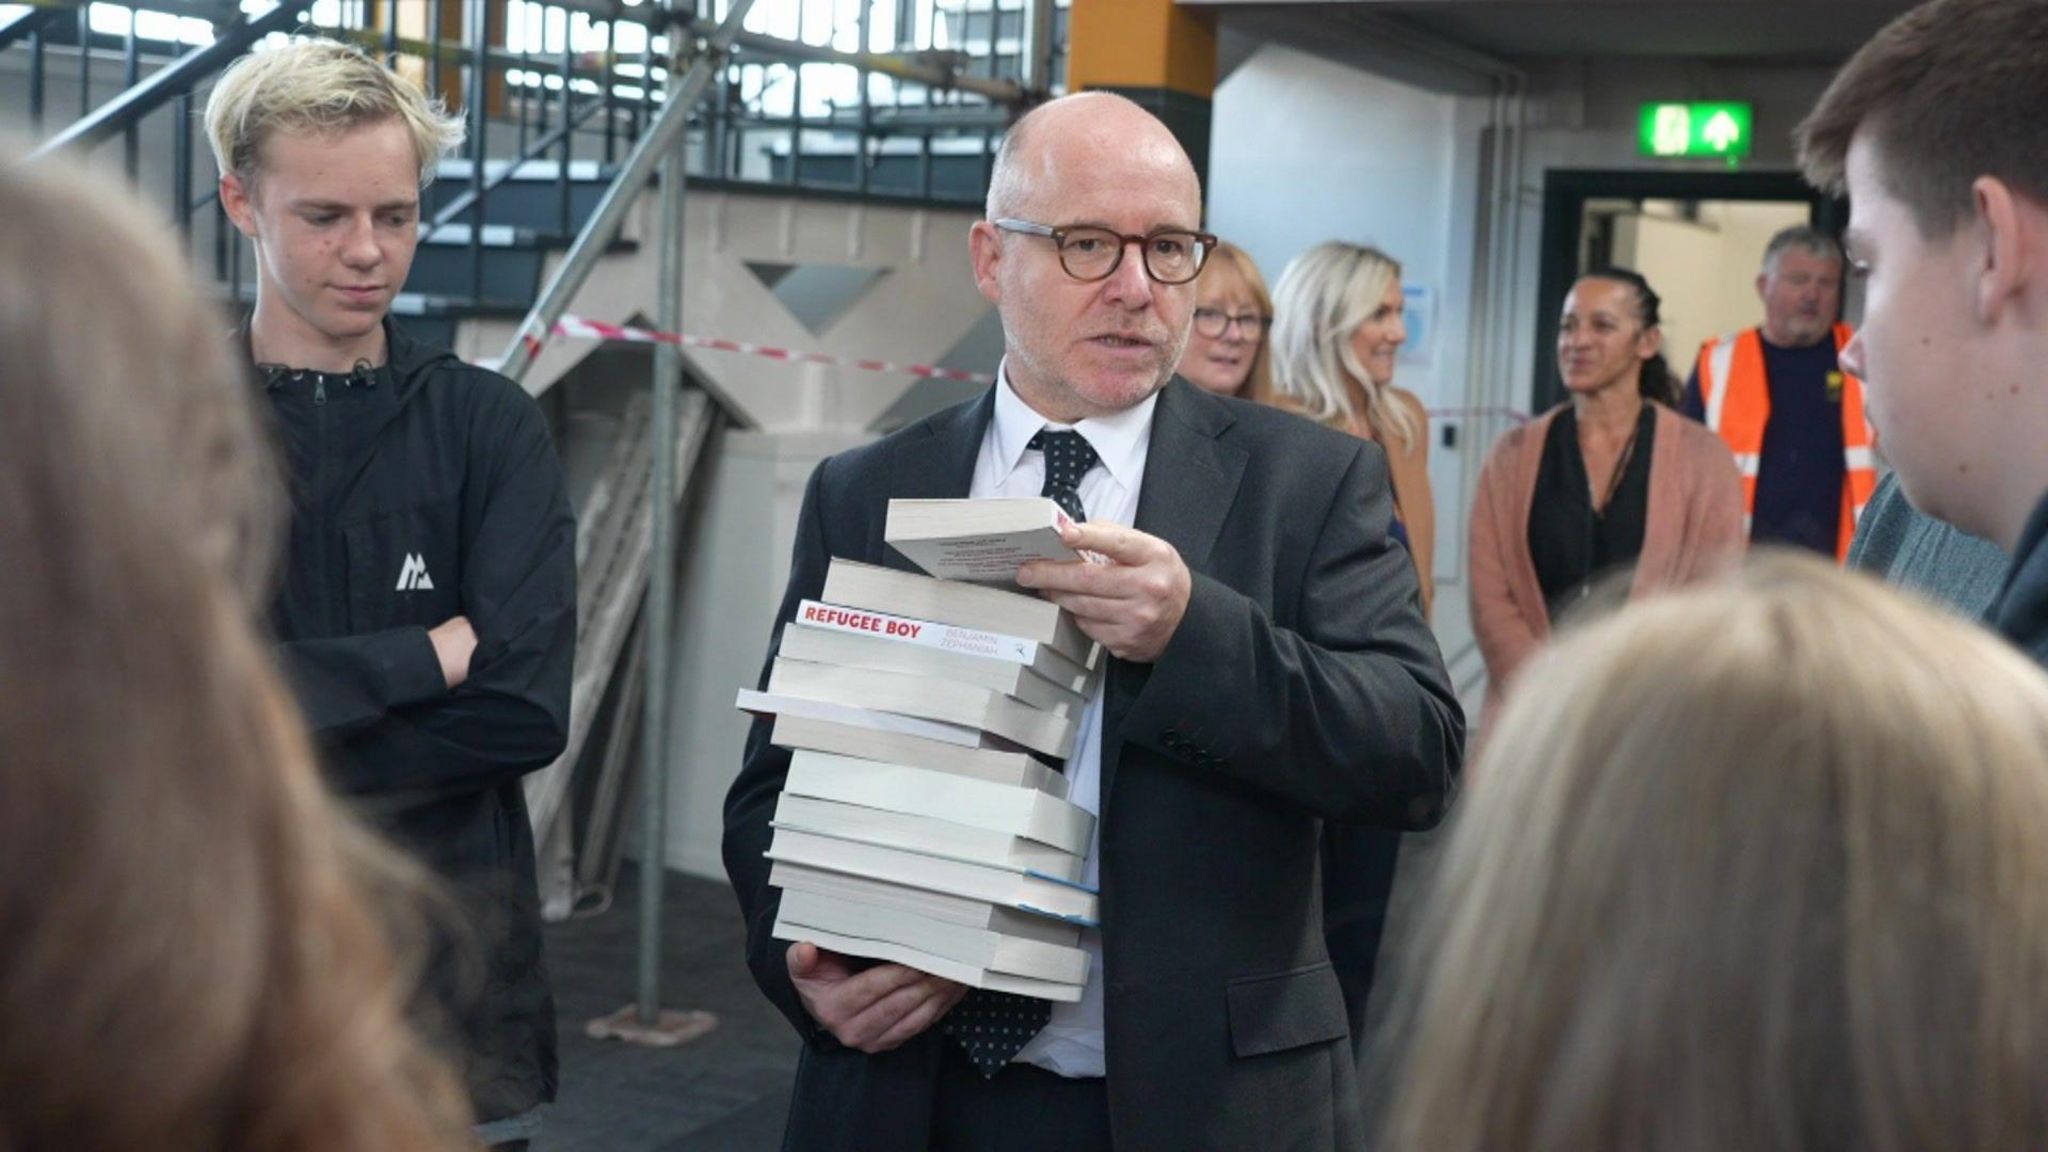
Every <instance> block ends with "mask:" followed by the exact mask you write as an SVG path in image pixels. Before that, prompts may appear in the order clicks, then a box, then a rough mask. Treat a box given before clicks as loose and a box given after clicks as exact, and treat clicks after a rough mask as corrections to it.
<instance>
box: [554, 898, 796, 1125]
mask: <svg viewBox="0 0 2048 1152" xmlns="http://www.w3.org/2000/svg"><path fill="white" fill-rule="evenodd" d="M619 884H620V887H619V891H618V894H617V896H616V899H615V901H614V904H613V908H612V910H611V911H609V912H606V913H604V914H602V915H599V916H593V917H590V918H588V919H582V920H572V921H569V922H568V923H565V924H558V925H553V926H551V927H549V929H548V931H547V961H548V971H549V975H550V976H552V977H553V979H554V984H555V1002H556V1007H557V1009H558V1016H557V1019H558V1021H559V1025H560V1031H561V1055H562V1088H561V1095H560V1098H559V1099H557V1100H556V1102H555V1105H554V1107H553V1108H552V1109H550V1110H549V1112H548V1116H547V1121H546V1126H545V1127H544V1128H543V1130H542V1133H541V1138H540V1139H539V1140H538V1141H536V1142H535V1144H534V1149H535V1152H600V1150H601V1152H679V1150H682V1149H688V1150H689V1152H764V1150H773V1149H775V1148H777V1147H780V1145H781V1140H782V1120H783V1116H784V1114H785V1113H786V1112H787V1111H788V1108H789V1085H790V1078H791V1075H792V1074H793V1073H794V1071H795V1069H796V1054H797V1044H798V1040H797V1037H796V1033H795V1032H793V1031H791V1029H790V1027H789V1023H788V1021H786V1020H784V1019H783V1018H782V1016H781V1014H780V1013H778V1012H776V1011H775V1009H774V1008H772V1007H771V1006H770V1005H769V1003H768V1001H767V1000H766V999H764V998H763V997H762V996H761V994H760V993H759V992H758V991H756V990H755V988H754V982H753V979H752V978H751V977H750V976H748V975H747V967H746V961H745V959H744V957H745V948H744V940H745V933H744V932H743V931H742V929H741V924H740V916H739V908H738V906H737V905H736V904H734V903H733V898H732V893H731V891H730V890H729V889H727V888H726V886H725V885H724V884H722V883H714V882H712V881H709V880H699V879H695V878H692V877H688V876H682V875H679V874H677V873H673V872H671V873H669V874H668V875H667V878H666V882H665V883H664V885H663V900H662V906H663V920H662V925H663V930H662V973H663V975H662V983H663V989H662V1001H663V1006H664V1007H667V1008H674V1009H685V1008H699V1009H704V1010H707V1011H710V1012H714V1013H716V1014H717V1016H718V1021H719V1023H718V1029H717V1030H716V1031H714V1032H712V1033H711V1034H710V1035H708V1036H705V1037H703V1038H701V1039H699V1040H696V1041H694V1042H692V1043H689V1044H685V1045H683V1046H681V1047H678V1048H669V1049H659V1048H641V1047H634V1046H629V1045H626V1044H622V1043H620V1042H618V1041H615V1040H592V1039H590V1038H588V1037H587V1036H585V1035H584V1034H583V1026H584V1024H585V1023H587V1022H588V1021H590V1020H592V1019H594V1018H597V1017H601V1016H605V1015H609V1014H610V1013H612V1012H615V1011H617V1010H618V1009H619V1008H621V1007H623V1006H625V1005H626V1004H629V1003H631V1002H632V1000H633V996H634V982H635V973H636V971H637V968H636V964H637V955H638V952H637V949H638V941H639V931H638V923H637V920H638V912H637V909H638V899H639V895H638V884H637V883H636V878H635V876H634V872H633V867H632V865H630V864H628V865H626V866H625V867H624V868H623V869H622V870H621V875H620V879H619Z"/></svg>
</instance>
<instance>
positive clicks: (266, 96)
mask: <svg viewBox="0 0 2048 1152" xmlns="http://www.w3.org/2000/svg"><path fill="white" fill-rule="evenodd" d="M390 120H397V121H398V122H399V123H401V124H403V125H405V127H406V130H407V131H408V132H409V133H410V134H411V136H412V141H413V150H414V151H415V152H416V153H417V154H418V156H419V165H420V186H421V187H423V188H424V187H425V186H426V185H427V184H428V183H430V182H431V181H432V180H433V178H434V170H435V166H436V165H437V164H439V163H440V160H441V157H442V156H444V155H446V154H447V153H448V151H449V150H450V149H452V148H454V147H455V146H456V145H458V144H460V143H461V142H462V137H463V126H462V121H461V120H460V119H459V118H457V117H455V116H451V115H449V114H448V113H447V111H446V110H445V109H444V108H443V107H442V105H441V102H440V100H438V99H433V100H429V99H428V98H427V96H426V95H425V94H424V93H422V92H421V91H420V90H419V89H418V88H416V87H414V86H413V85H412V84H411V83H410V82H409V81H407V80H405V79H404V78H403V77H400V76H399V75H398V74H397V73H395V72H393V71H391V70H390V69H389V68H386V67H384V65H382V64H380V63H378V62H377V61H375V60H373V59H371V58H370V57H369V56H366V55H364V54H363V52H362V50H360V49H358V48H356V47H355V46H354V45H351V44H344V43H341V42H339V41H335V40H321V39H314V38H295V39H293V40H291V41H289V42H288V43H285V44H283V45H280V46H279V47H276V48H270V49H266V50H263V51H258V52H253V53H251V54H249V55H248V56H244V57H243V58H242V59H240V60H237V61H236V62H235V63H234V64H233V65H231V66H230V67H229V68H228V70H227V71H225V72H223V73H221V77H220V80H219V81H218V82H216V83H215V84H214V86H213V95H212V96H210V97H208V99H207V101H206V135H207V139H208V140H209V141H210V142H211V143H212V145H213V158H214V161H215V163H217V164H219V165H220V170H221V173H222V174H223V175H226V174H228V173H233V174H234V175H235V176H237V177H239V178H241V179H242V180H244V181H248V180H253V179H255V178H256V176H257V175H258V173H259V172H260V171H261V169H262V166H263V165H262V159H263V145H264V142H265V141H267V140H269V139H270V137H271V135H272V134H273V133H276V132H280V131H283V132H293V133H306V134H309V135H315V136H328V135H333V134H336V133H341V132H347V131H349V130H351V129H354V128H359V127H362V126H363V125H366V124H382V123H385V122H387V121H390Z"/></svg>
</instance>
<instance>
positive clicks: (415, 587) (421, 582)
mask: <svg viewBox="0 0 2048 1152" xmlns="http://www.w3.org/2000/svg"><path fill="white" fill-rule="evenodd" d="M398 590H399V591H400V592H432V591H433V590H434V578H433V577H431V576H429V575H427V562H426V559H425V558H424V557H422V556H421V555H420V554H419V553H417V552H408V553H406V554H405V565H404V566H403V567H401V568H400V569H399V570H398Z"/></svg>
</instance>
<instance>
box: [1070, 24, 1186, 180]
mask: <svg viewBox="0 0 2048 1152" xmlns="http://www.w3.org/2000/svg"><path fill="white" fill-rule="evenodd" d="M1084 88H1092V89H1102V90H1107V91H1111V92H1116V93H1119V94H1121V95H1124V96H1128V97H1130V98H1131V99H1132V100H1135V101H1137V102H1138V103H1139V104H1141V105H1143V106H1144V107H1145V108H1146V109H1148V110H1150V111H1151V112H1152V114H1153V115H1155V116H1157V117H1159V118H1160V119H1161V120H1163V121H1165V122H1166V126H1167V127H1168V128H1170V129H1172V130H1173V134H1174V135H1175V136H1176V137H1178V138H1179V140H1180V143H1181V147H1183V148H1185V149H1187V153H1188V156H1189V158H1190V159H1192V160H1193V161H1194V162H1195V171H1196V172H1198V173H1200V174H1201V176H1202V180H1203V182H1204V183H1205V184H1206V183H1207V182H1208V172H1209V127H1210V105H1211V101H1212V99H1213V98H1214V96H1215V93H1216V14H1215V13H1214V12H1213V11H1211V10H1209V9H1206V8H1188V7H1183V6H1181V5H1179V4H1175V3H1174V2H1173V0H1073V7H1072V9H1071V10H1070V11H1069V12H1068V14H1067V90H1068V91H1069V92H1079V91H1081V90H1082V89H1084Z"/></svg>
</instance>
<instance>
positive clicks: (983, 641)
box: [785, 600, 1093, 697]
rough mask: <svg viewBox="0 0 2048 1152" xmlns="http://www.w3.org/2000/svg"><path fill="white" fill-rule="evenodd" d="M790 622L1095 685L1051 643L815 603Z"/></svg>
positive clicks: (1068, 683)
mask: <svg viewBox="0 0 2048 1152" xmlns="http://www.w3.org/2000/svg"><path fill="white" fill-rule="evenodd" d="M790 623H791V624H795V625H799V626H801V627H804V628H816V629H822V630H826V631H832V632H848V633H852V634H854V635H860V636H871V637H875V638H878V639H883V640H888V641H890V642H892V643H897V644H905V645H912V646H916V647H919V648H936V649H938V650H939V651H942V652H957V653H960V654H962V655H966V656H979V657H982V658H984V659H988V660H1002V661H1007V662H1009V663H1013V664H1021V665H1023V666H1024V667H1026V668H1029V669H1031V670H1032V671H1033V672H1036V673H1038V674H1039V675H1040V676H1043V677H1045V678H1046V679H1047V680H1050V681H1052V682H1053V683H1054V684H1056V685H1058V686H1060V687H1062V688H1065V689H1067V690H1068V691H1070V692H1072V693H1074V694H1075V695H1077V696H1082V697H1085V696H1087V695H1088V693H1089V691H1090V690H1091V688H1092V687H1093V674H1092V673H1091V672H1090V671H1089V669H1088V668H1086V667H1084V666H1083V665H1081V664H1078V663H1076V662H1074V661H1073V660H1071V659H1069V658H1068V657H1067V656H1066V655H1064V654H1063V653H1061V652H1060V650H1059V649H1057V648H1054V647H1053V646H1052V645H1050V644H1041V643H1039V642H1038V641H1036V640H1027V639H1025V638H1024V637H1022V636H1006V635H1003V634H1002V633H1000V632H989V631H986V630H984V629H980V628H962V627H959V626H958V625H954V624H941V623H939V622H938V621H936V620H919V619H917V618H915V617H912V616H896V615H892V614H890V613H888V612H877V611H875V610H873V609H869V608H847V607H844V606H842V605H838V604H825V603H822V602H820V601H817V600H804V601H801V602H799V603H798V604H797V608H796V616H795V617H794V618H793V619H791V621H790ZM786 634H787V633H785V635H786Z"/></svg>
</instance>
